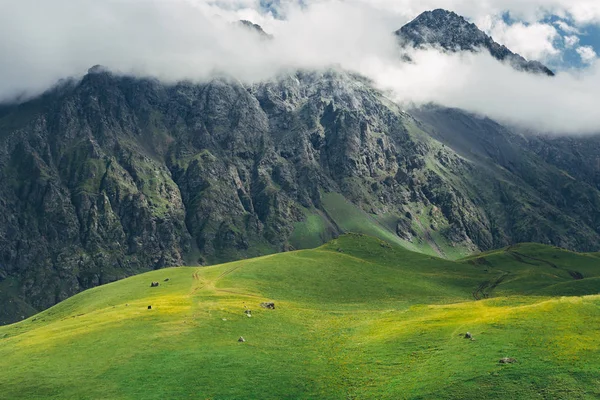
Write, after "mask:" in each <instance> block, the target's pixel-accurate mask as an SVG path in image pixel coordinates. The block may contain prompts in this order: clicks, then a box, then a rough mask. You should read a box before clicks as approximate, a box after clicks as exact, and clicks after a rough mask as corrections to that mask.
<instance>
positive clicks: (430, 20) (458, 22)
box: [395, 9, 554, 76]
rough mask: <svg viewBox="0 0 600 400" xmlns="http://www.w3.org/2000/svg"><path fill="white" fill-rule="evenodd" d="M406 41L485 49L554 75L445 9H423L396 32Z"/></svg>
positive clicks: (505, 59) (523, 67) (528, 69)
mask: <svg viewBox="0 0 600 400" xmlns="http://www.w3.org/2000/svg"><path fill="white" fill-rule="evenodd" d="M395 35H396V36H397V37H398V38H399V39H400V40H401V41H404V42H406V43H411V44H413V45H414V46H416V47H422V46H425V45H434V46H440V47H441V48H443V49H444V50H447V51H477V50H478V49H481V48H484V49H486V50H487V51H488V52H489V53H490V55H491V56H492V57H494V58H495V59H497V60H499V61H503V62H508V63H509V64H510V65H512V66H513V67H514V68H516V69H518V70H522V71H526V72H532V73H541V74H545V75H548V76H554V72H553V71H551V70H550V69H549V68H548V67H546V66H545V65H543V64H542V63H540V62H539V61H527V60H526V59H525V58H523V57H522V56H520V55H519V54H516V53H513V52H512V51H510V50H509V49H508V48H507V47H506V46H503V45H500V44H498V43H496V42H495V41H494V40H493V39H492V38H491V37H490V36H488V35H487V34H486V33H484V32H483V31H482V30H480V29H479V28H478V27H477V26H476V25H475V24H473V23H470V22H468V21H467V20H466V19H465V18H464V17H461V16H459V15H458V14H456V13H454V12H452V11H447V10H444V9H436V10H433V11H426V12H424V13H422V14H420V15H419V16H417V17H416V18H415V19H414V20H412V21H411V22H409V23H408V24H406V25H404V26H403V27H402V28H400V29H398V30H397V31H396V32H395Z"/></svg>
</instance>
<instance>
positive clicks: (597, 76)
mask: <svg viewBox="0 0 600 400" xmlns="http://www.w3.org/2000/svg"><path fill="white" fill-rule="evenodd" d="M398 1H399V2H400V3H403V2H404V3H405V4H411V5H412V7H413V9H411V12H412V10H417V9H419V8H421V7H422V6H423V4H422V2H417V1H412V2H408V0H398ZM515 1H516V0H515ZM452 2H453V0H448V2H447V4H448V7H449V6H450V3H452ZM221 3H222V4H221ZM225 3H227V4H225ZM424 3H427V5H429V3H435V2H433V1H429V0H424ZM437 3H439V1H438V2H437ZM454 3H457V4H459V5H462V7H466V5H469V4H470V5H475V7H477V6H476V3H474V2H471V1H470V0H463V1H462V2H461V1H458V0H456V1H454ZM491 3H493V1H492V0H489V2H477V4H480V7H483V8H485V7H488V8H489V4H491ZM506 3H507V4H508V3H510V1H507V2H506ZM382 4H383V1H375V2H374V3H372V4H370V5H365V4H364V3H363V1H362V0H354V1H346V2H341V1H334V0H323V1H320V2H318V3H314V4H312V5H310V6H309V7H308V8H303V7H298V6H294V5H292V4H287V5H285V14H286V17H287V21H280V20H277V19H275V18H274V17H273V16H272V15H270V14H264V13H258V12H257V11H256V7H257V1H254V0H246V1H243V0H240V1H229V2H223V1H221V2H214V1H213V2H207V1H197V0H170V1H167V0H130V1H125V0H102V1H100V0H78V1H76V2H75V1H71V0H47V1H44V2H39V1H37V0H18V1H16V0H15V1H11V2H8V1H6V0H0V11H1V12H0V54H2V55H3V57H2V62H0V97H4V98H7V97H8V96H11V95H15V94H17V93H19V92H21V91H23V90H25V91H27V92H29V93H36V92H39V91H40V90H43V89H46V88H48V87H49V86H50V85H52V84H53V83H54V82H56V81H57V80H58V79H59V78H62V77H65V76H72V75H78V74H81V73H83V72H85V71H86V70H87V68H89V67H90V66H92V65H95V64H102V65H106V66H108V67H109V68H111V69H113V70H119V71H121V72H124V73H129V74H136V75H150V76H155V77H158V78H160V79H162V80H164V81H167V82H173V81H177V80H182V79H191V80H196V81H202V80H206V79H209V78H210V77H211V76H212V74H213V73H214V72H215V71H219V72H223V73H227V74H231V75H233V76H235V77H237V78H238V79H240V80H242V81H246V82H253V81H257V80H262V79H272V78H273V77H275V76H277V75H278V74H282V73H286V72H289V71H291V70H294V69H297V68H326V67H331V66H339V67H342V68H344V69H347V70H351V71H355V72H358V73H361V74H363V75H365V76H367V77H369V78H371V79H372V80H373V81H374V82H375V84H376V85H377V86H378V87H379V88H381V89H383V90H386V91H389V92H390V96H393V97H394V98H395V99H397V100H398V101H399V102H402V103H404V104H424V103H428V102H436V103H438V104H441V105H444V106H448V107H459V108H463V109H466V110H469V111H473V112H477V113H481V114H484V115H487V116H489V117H492V118H494V119H498V120H501V121H508V122H511V123H515V124H519V125H523V126H525V127H528V128H532V129H539V130H545V131H552V132H562V133H581V132H600V115H599V114H598V113H597V112H596V110H595V108H594V107H595V105H597V104H598V103H599V102H600V64H598V63H592V64H591V65H590V67H589V69H588V70H586V71H583V72H582V73H580V75H579V76H573V75H571V74H569V73H559V74H558V76H556V77H555V78H548V77H545V76H535V75H531V74H526V73H522V72H517V71H515V70H513V69H512V68H510V67H508V66H505V65H503V64H501V63H499V62H497V61H496V60H494V59H492V58H491V57H490V56H489V55H486V54H479V55H473V54H453V55H447V54H441V53H439V52H437V51H434V50H430V51H418V52H416V53H415V54H414V55H413V59H414V60H415V63H414V64H405V63H404V64H403V63H401V62H400V61H399V60H398V55H397V48H396V43H395V41H394V38H393V36H392V35H391V34H390V33H391V31H392V30H394V29H397V28H399V27H400V26H401V25H402V23H403V22H406V21H405V20H404V21H401V22H400V21H399V18H398V15H399V14H398V13H394V12H393V9H389V10H388V9H385V8H383V7H382ZM494 4H496V3H494ZM498 4H499V3H498ZM515 4H516V3H515ZM519 4H520V3H519ZM437 5H438V6H439V5H440V4H437ZM390 10H391V11H390ZM458 11H460V9H459V10H458ZM215 14H218V15H219V16H220V17H219V18H217V17H215ZM494 15H495V14H494ZM244 17H245V18H249V19H252V20H253V21H254V22H258V23H261V24H264V25H265V28H266V30H267V31H269V33H274V34H275V35H276V36H275V39H274V40H272V41H261V40H259V38H258V36H256V37H255V36H254V35H249V34H248V32H247V31H245V30H244V29H243V28H242V27H240V26H238V25H237V24H231V23H230V21H234V20H236V19H239V18H244ZM255 17H256V18H255ZM490 21H491V22H494V21H497V18H496V19H493V18H492V19H490ZM492 25H493V24H490V26H492ZM548 26H549V25H547V24H539V23H538V24H535V23H533V24H529V25H525V24H520V25H517V26H514V25H511V26H505V27H503V28H502V29H503V30H502V31H501V33H502V35H503V37H504V39H505V40H506V41H507V42H510V43H506V44H507V45H509V46H511V47H516V48H513V50H518V51H520V52H523V53H524V55H528V56H530V57H531V58H537V57H534V56H536V55H543V54H547V55H552V54H553V51H554V50H553V46H552V42H551V39H552V40H553V39H554V38H555V37H556V36H555V35H556V30H555V28H554V27H552V26H550V28H552V29H554V31H552V30H551V29H549V28H548ZM520 38H527V40H525V42H527V41H530V42H531V43H525V44H523V43H520ZM511 43H512V45H511ZM579 49H580V51H581V52H582V53H584V54H582V57H586V56H587V55H590V54H591V53H590V52H589V50H585V47H580V48H579ZM580 54H581V53H580Z"/></svg>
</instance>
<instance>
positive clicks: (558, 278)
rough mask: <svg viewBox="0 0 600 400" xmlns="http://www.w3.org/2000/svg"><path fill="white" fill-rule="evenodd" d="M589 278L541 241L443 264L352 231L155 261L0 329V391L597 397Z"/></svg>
mask: <svg viewBox="0 0 600 400" xmlns="http://www.w3.org/2000/svg"><path fill="white" fill-rule="evenodd" d="M515 253H518V254H516V256H517V257H515ZM548 263H551V264H553V265H554V266H555V267H553V266H551V265H550V264H548ZM572 270H576V271H578V272H580V273H581V274H583V275H584V279H582V280H575V279H573V277H572V276H571V275H570V274H569V272H568V271H572ZM499 276H506V277H507V278H505V279H504V280H503V281H501V282H500V283H498V285H497V286H496V287H494V288H488V289H487V291H488V293H487V294H488V297H489V298H488V299H486V300H481V301H475V300H474V298H473V292H474V291H476V289H477V288H478V287H479V286H480V285H481V283H482V282H487V281H493V280H494V279H496V278H497V277H499ZM599 276H600V263H599V261H598V258H596V257H592V256H589V255H582V254H577V253H571V252H567V251H563V250H560V249H556V248H553V247H547V246H541V245H531V244H527V245H522V246H518V247H516V248H515V247H513V248H508V249H502V250H499V251H496V252H491V253H486V254H481V255H478V256H474V257H469V258H467V259H464V260H461V261H460V262H453V261H448V260H442V259H439V258H436V257H432V256H428V255H423V254H418V253H413V252H410V251H407V250H406V249H404V248H402V247H401V246H400V245H395V244H388V243H387V242H384V241H382V240H380V239H376V238H373V237H368V236H363V235H355V234H352V235H345V236H342V237H340V238H338V239H336V240H334V241H332V242H330V243H328V244H327V245H325V246H322V247H320V248H318V249H314V250H302V251H296V252H290V253H284V254H278V255H271V256H265V257H261V258H256V259H250V260H244V261H239V262H234V263H229V264H224V265H219V266H214V267H207V268H173V269H165V270H159V271H153V272H149V273H146V274H143V275H139V276H135V277H132V278H129V279H125V280H123V281H119V282H116V283H112V284H109V285H105V286H102V287H98V288H95V289H92V290H88V291H86V292H83V293H81V294H79V295H77V296H74V297H73V298H70V299H68V300H66V301H65V302H63V303H60V304H59V305H57V306H55V307H53V308H51V309H49V310H46V311H44V312H42V313H40V314H38V315H36V316H34V317H32V318H30V319H28V320H25V321H23V322H20V323H17V324H14V325H10V326H5V327H0V368H2V371H3V373H2V374H0V387H1V388H2V391H1V392H0V397H1V398H6V399H20V398H27V399H29V398H44V399H46V398H47V399H52V398H55V399H70V398H74V399H80V398H86V399H94V398H102V399H106V398H110V399H165V398H199V399H285V398H289V399H297V398H304V399H315V398H323V399H363V398H378V399H465V398H486V399H488V398H489V399H500V398H506V397H508V398H510V397H513V398H523V399H525V398H542V399H544V398H546V399H593V398H598V396H600V377H599V376H598V374H597V370H598V368H599V367H600V357H599V355H600V354H599V349H600V336H598V335H597V332H598V330H599V329H600V296H598V295H597V294H598V289H596V290H595V291H594V289H593V288H594V287H596V288H600V287H599V286H597V283H598V277H599ZM540 277H544V278H543V279H541V278H540ZM167 278H168V279H169V280H168V281H165V279H167ZM152 281H159V282H160V286H159V287H158V288H150V283H151V282H152ZM565 296H571V297H565ZM263 301H274V302H275V303H276V309H275V310H266V309H263V308H261V307H260V306H259V304H260V303H261V302H263ZM148 305H152V309H151V310H148V309H147V306H148ZM246 307H248V308H250V309H252V317H251V318H248V317H246V315H245V314H244V310H245V308H246ZM467 331H469V332H471V333H472V334H473V336H474V338H475V340H474V341H470V340H465V339H464V338H463V336H464V333H465V332H467ZM240 336H243V337H244V338H245V339H246V342H245V343H238V341H237V339H238V338H239V337H240ZM502 357H514V358H516V359H517V360H518V362H517V363H516V364H511V365H500V364H499V363H498V360H499V359H500V358H502Z"/></svg>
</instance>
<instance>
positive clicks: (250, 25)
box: [239, 19, 273, 39]
mask: <svg viewBox="0 0 600 400" xmlns="http://www.w3.org/2000/svg"><path fill="white" fill-rule="evenodd" d="M239 23H240V25H242V26H243V27H245V28H247V29H249V30H251V31H253V32H255V33H258V34H259V35H260V36H261V38H263V39H273V35H269V34H268V33H267V32H265V31H264V30H263V28H262V26H260V25H258V24H255V23H253V22H251V21H248V20H245V19H243V20H240V21H239Z"/></svg>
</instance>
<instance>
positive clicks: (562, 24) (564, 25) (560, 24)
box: [555, 21, 581, 35]
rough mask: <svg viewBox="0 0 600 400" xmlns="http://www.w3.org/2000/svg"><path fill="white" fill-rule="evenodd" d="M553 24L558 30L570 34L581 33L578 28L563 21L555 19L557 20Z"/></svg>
mask: <svg viewBox="0 0 600 400" xmlns="http://www.w3.org/2000/svg"><path fill="white" fill-rule="evenodd" d="M555 24H556V26H558V27H559V28H560V30H562V31H563V32H565V33H570V34H572V35H580V34H581V32H580V31H579V29H577V28H575V27H573V26H571V25H569V24H568V23H566V22H565V21H557V22H555Z"/></svg>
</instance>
